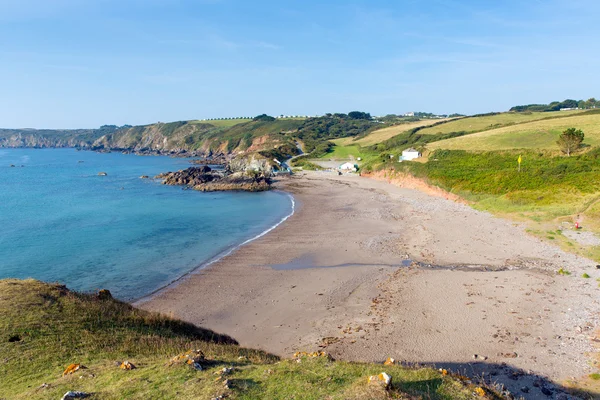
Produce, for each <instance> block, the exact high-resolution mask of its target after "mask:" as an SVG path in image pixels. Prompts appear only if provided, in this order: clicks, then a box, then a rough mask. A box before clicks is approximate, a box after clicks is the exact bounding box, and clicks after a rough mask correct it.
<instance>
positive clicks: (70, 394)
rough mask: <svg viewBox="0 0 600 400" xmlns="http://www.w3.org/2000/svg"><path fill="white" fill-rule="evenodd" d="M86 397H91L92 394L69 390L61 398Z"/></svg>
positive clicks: (64, 399)
mask: <svg viewBox="0 0 600 400" xmlns="http://www.w3.org/2000/svg"><path fill="white" fill-rule="evenodd" d="M86 397H90V394H89V393H86V392H75V391H69V392H67V393H65V394H64V396H63V397H62V398H61V400H72V399H85V398H86Z"/></svg>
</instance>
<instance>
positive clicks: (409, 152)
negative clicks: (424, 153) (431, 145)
mask: <svg viewBox="0 0 600 400" xmlns="http://www.w3.org/2000/svg"><path fill="white" fill-rule="evenodd" d="M419 157H421V153H419V152H418V151H417V150H415V149H413V148H410V149H406V150H404V151H403V152H402V155H401V156H400V161H410V160H414V159H415V158H419Z"/></svg>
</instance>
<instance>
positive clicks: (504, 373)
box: [136, 172, 600, 399]
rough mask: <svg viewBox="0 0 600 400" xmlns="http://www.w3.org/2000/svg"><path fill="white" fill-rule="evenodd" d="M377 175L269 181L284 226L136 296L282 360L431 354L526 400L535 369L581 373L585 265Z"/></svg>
mask: <svg viewBox="0 0 600 400" xmlns="http://www.w3.org/2000/svg"><path fill="white" fill-rule="evenodd" d="M380 178H381V179H380V180H377V179H370V178H364V177H358V176H355V175H344V176H337V175H333V174H327V173H318V172H313V173H302V174H299V175H295V176H292V177H290V178H285V179H282V180H281V181H279V182H278V183H277V184H276V185H277V187H278V188H279V189H281V190H285V191H287V192H289V193H292V194H293V196H294V198H295V200H296V212H295V214H294V215H293V216H292V217H290V218H289V219H288V220H287V221H286V222H285V223H284V224H282V225H280V226H279V227H277V228H276V229H274V230H273V231H271V232H270V233H269V234H267V235H265V236H263V237H261V238H259V239H257V240H255V241H253V242H251V243H249V244H247V245H245V246H243V247H242V248H240V249H239V250H237V251H235V252H234V253H232V254H231V255H229V256H227V257H225V258H223V259H221V260H220V261H218V262H217V263H214V264H212V265H211V266H210V267H208V268H205V269H200V270H197V271H196V272H194V273H193V274H190V275H188V276H187V277H185V278H184V279H182V280H181V281H179V282H177V283H175V284H173V285H171V286H169V287H167V288H165V289H164V290H162V291H160V292H159V293H157V294H155V295H153V296H151V297H149V298H146V299H142V300H140V301H138V303H137V304H136V305H138V306H141V307H142V308H144V309H148V310H152V311H160V312H163V313H166V314H169V315H172V316H175V317H179V318H181V319H184V320H186V321H189V322H192V323H194V324H198V325H201V326H203V327H206V328H209V329H212V330H214V331H217V332H221V333H226V334H228V335H230V336H232V337H234V338H235V339H237V340H238V341H239V343H240V344H241V345H243V346H248V347H254V348H260V349H264V350H267V351H269V352H272V353H275V354H278V355H280V356H282V357H290V356H291V355H292V353H294V352H295V351H298V350H303V351H312V350H317V349H324V350H325V351H327V352H329V353H330V354H332V355H333V356H334V357H335V358H338V359H344V360H357V361H375V362H382V361H384V360H385V359H386V358H387V357H393V358H395V359H396V360H399V361H403V362H407V363H415V362H420V363H431V364H435V365H436V366H440V367H449V368H451V369H452V370H454V371H458V372H464V373H466V374H468V375H470V376H482V375H483V376H484V379H488V380H489V381H492V382H499V383H502V384H504V385H506V386H507V387H508V388H509V389H510V390H511V391H513V392H514V393H515V394H518V395H522V396H524V397H525V398H531V399H535V398H548V397H547V396H546V395H545V394H543V393H542V392H541V389H540V387H538V386H540V385H539V383H540V381H541V382H544V380H545V379H546V378H547V379H551V380H553V381H554V382H557V383H561V384H562V383H564V382H566V381H568V380H571V379H574V378H579V377H582V376H584V375H586V374H589V373H590V372H593V367H592V366H591V360H592V354H591V353H592V352H594V351H595V347H594V343H595V342H594V339H595V340H598V339H596V338H597V329H598V323H599V319H598V317H599V311H600V304H599V302H600V296H598V293H599V292H598V291H599V290H600V289H598V287H597V286H598V283H597V282H596V279H597V278H599V277H600V270H597V269H596V266H595V263H594V262H592V261H590V260H587V259H583V258H581V257H577V256H575V255H572V254H568V253H565V252H563V251H562V250H560V249H559V248H557V247H554V246H552V245H550V244H546V243H543V242H541V241H539V240H537V239H535V238H533V237H531V236H529V235H528V234H527V233H526V232H525V229H524V228H523V227H522V226H520V225H517V224H515V223H513V222H510V221H507V220H503V219H499V218H495V217H493V216H491V215H490V214H487V213H483V212H479V211H476V210H473V209H472V208H470V207H469V206H467V205H464V204H461V203H460V202H457V201H455V200H453V199H446V198H445V197H446V196H445V195H444V194H443V193H442V192H439V193H436V192H435V191H433V192H429V193H427V192H426V191H420V190H415V189H411V188H402V187H399V186H397V185H392V184H390V183H387V182H385V181H384V178H383V177H380ZM396 183H398V184H401V183H402V182H396ZM411 187H412V186H411ZM559 268H564V269H566V270H568V271H570V272H571V275H570V276H559V275H557V274H556V272H557V270H558V269H559ZM584 272H586V273H588V274H589V275H591V278H590V279H584V278H582V277H581V276H582V274H583V273H584ZM596 369H597V368H596ZM536 381H537V382H536ZM536 383H537V384H536ZM541 386H544V387H546V386H547V387H550V388H553V385H551V384H546V383H545V384H543V385H541ZM522 388H527V393H525V391H521V389H522ZM559 391H560V389H556V390H555V391H554V392H553V394H554V395H555V394H556V393H559Z"/></svg>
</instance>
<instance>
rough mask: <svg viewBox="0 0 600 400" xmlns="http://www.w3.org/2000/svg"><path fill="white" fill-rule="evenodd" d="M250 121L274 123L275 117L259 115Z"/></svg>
mask: <svg viewBox="0 0 600 400" xmlns="http://www.w3.org/2000/svg"><path fill="white" fill-rule="evenodd" d="M252 121H267V122H272V121H275V117H271V116H270V115H267V114H260V115H258V116H256V117H254V119H252Z"/></svg>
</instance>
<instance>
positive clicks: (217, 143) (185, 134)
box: [0, 120, 302, 158]
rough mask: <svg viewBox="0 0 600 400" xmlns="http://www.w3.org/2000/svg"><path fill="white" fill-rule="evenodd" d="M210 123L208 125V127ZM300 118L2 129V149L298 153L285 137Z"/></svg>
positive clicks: (215, 154)
mask: <svg viewBox="0 0 600 400" xmlns="http://www.w3.org/2000/svg"><path fill="white" fill-rule="evenodd" d="M211 122H212V123H211ZM301 122H302V121H298V120H281V121H280V120H277V121H263V120H240V122H237V121H232V122H231V125H224V124H223V123H222V121H210V122H209V121H177V122H170V123H163V122H157V123H154V124H149V125H139V126H130V125H125V126H121V127H118V126H115V125H104V126H102V127H100V128H99V129H74V130H65V129H56V130H52V129H44V130H38V129H0V148H18V147H30V148H52V147H59V148H61V147H74V148H81V149H86V150H95V151H119V152H131V153H138V154H167V155H185V156H203V157H229V158H233V157H235V156H237V155H239V154H247V153H252V152H257V151H265V150H269V151H271V150H273V149H278V148H285V149H286V151H288V150H289V151H291V153H290V154H285V156H292V155H294V154H295V152H296V146H295V143H294V141H293V138H292V137H291V136H289V135H288V133H291V132H295V131H297V130H298V128H299V126H300V125H301Z"/></svg>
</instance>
